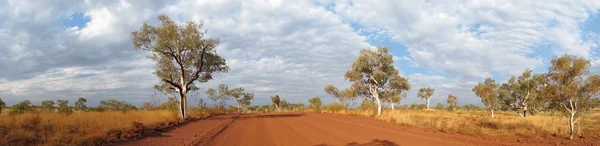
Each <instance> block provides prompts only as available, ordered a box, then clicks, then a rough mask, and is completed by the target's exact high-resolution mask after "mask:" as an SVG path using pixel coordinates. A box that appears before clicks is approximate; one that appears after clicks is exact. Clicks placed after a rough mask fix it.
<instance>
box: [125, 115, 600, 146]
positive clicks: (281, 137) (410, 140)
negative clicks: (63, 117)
mask: <svg viewBox="0 0 600 146" xmlns="http://www.w3.org/2000/svg"><path fill="white" fill-rule="evenodd" d="M123 145H132V146H134V145H144V146H149V145H157V146H164V145H223V146H237V145H253V146H268V145H281V146H292V145H303V146H304V145H319V146H330V145H350V146H363V145H381V146H396V145H443V146H454V145H461V146H462V145H486V146H487V145H598V144H597V143H594V142H590V141H574V142H573V141H568V140H554V141H550V140H543V139H524V138H507V137H493V136H471V135H464V134H458V133H445V132H440V131H435V130H429V129H421V128H413V127H406V126H398V125H395V124H392V123H389V122H384V121H379V120H375V119H372V118H367V117H359V116H347V115H337V114H314V113H274V114H255V115H222V116H216V117H212V118H208V119H204V120H199V121H196V122H192V123H189V124H187V125H184V126H181V127H179V128H176V129H174V130H171V131H169V132H166V133H162V134H161V135H158V136H152V137H147V138H145V139H142V140H139V141H132V142H128V143H124V144H123Z"/></svg>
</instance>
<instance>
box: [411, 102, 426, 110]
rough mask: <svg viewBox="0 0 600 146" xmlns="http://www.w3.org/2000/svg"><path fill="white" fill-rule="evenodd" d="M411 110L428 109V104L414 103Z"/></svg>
mask: <svg viewBox="0 0 600 146" xmlns="http://www.w3.org/2000/svg"><path fill="white" fill-rule="evenodd" d="M409 108H410V109H412V110H422V109H426V108H427V105H426V104H417V103H413V104H410V107H409Z"/></svg>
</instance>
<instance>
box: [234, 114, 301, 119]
mask: <svg viewBox="0 0 600 146" xmlns="http://www.w3.org/2000/svg"><path fill="white" fill-rule="evenodd" d="M301 116H304V113H274V114H260V115H247V116H241V117H239V119H254V118H290V117H301Z"/></svg>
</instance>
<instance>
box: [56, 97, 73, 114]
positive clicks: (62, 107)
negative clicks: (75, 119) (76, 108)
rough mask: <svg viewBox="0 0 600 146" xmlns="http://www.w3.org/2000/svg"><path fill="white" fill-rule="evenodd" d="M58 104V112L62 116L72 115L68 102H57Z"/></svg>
mask: <svg viewBox="0 0 600 146" xmlns="http://www.w3.org/2000/svg"><path fill="white" fill-rule="evenodd" d="M56 101H57V102H58V112H59V113H62V114H71V113H72V112H73V110H71V107H69V101H68V100H56Z"/></svg>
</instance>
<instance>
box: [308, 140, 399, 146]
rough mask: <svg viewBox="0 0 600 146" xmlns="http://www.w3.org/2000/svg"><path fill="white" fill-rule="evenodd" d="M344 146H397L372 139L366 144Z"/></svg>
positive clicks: (390, 142) (355, 143) (325, 145)
mask: <svg viewBox="0 0 600 146" xmlns="http://www.w3.org/2000/svg"><path fill="white" fill-rule="evenodd" d="M315 146H332V145H327V144H320V145H315ZM346 146H398V144H396V143H394V142H392V141H389V140H379V139H373V140H371V141H370V142H367V143H357V142H351V143H348V144H346Z"/></svg>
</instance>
